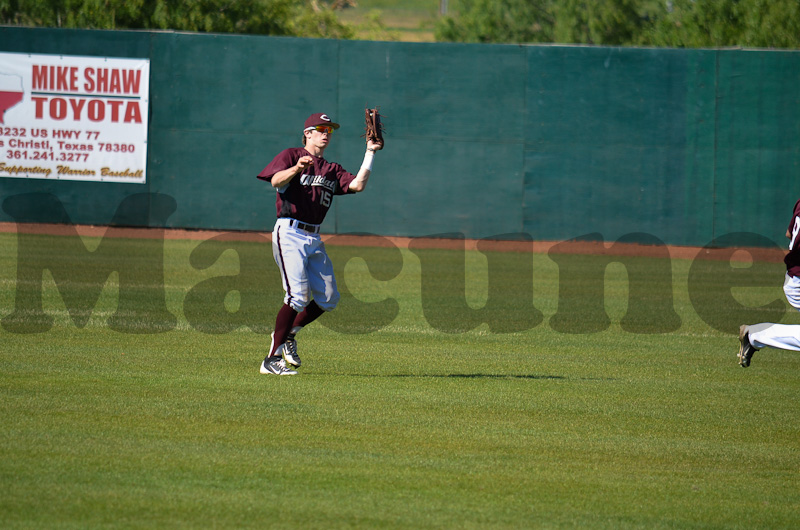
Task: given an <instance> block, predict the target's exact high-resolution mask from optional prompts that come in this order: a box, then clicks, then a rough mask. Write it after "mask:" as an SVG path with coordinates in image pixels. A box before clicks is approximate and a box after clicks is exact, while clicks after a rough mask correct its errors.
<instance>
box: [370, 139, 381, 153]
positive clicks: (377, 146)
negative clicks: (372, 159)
mask: <svg viewBox="0 0 800 530" xmlns="http://www.w3.org/2000/svg"><path fill="white" fill-rule="evenodd" d="M367 149H371V150H372V151H380V150H381V149H383V144H379V143H378V142H372V141H369V142H367Z"/></svg>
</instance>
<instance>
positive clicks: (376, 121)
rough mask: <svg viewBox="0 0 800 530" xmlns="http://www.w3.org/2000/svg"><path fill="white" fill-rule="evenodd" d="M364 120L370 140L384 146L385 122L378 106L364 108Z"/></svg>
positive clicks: (368, 139)
mask: <svg viewBox="0 0 800 530" xmlns="http://www.w3.org/2000/svg"><path fill="white" fill-rule="evenodd" d="M364 121H365V122H366V123H365V129H366V134H365V135H364V136H366V137H367V141H368V142H373V143H376V144H380V146H381V147H383V123H382V122H381V114H380V112H378V107H375V108H374V109H369V108H368V109H365V110H364Z"/></svg>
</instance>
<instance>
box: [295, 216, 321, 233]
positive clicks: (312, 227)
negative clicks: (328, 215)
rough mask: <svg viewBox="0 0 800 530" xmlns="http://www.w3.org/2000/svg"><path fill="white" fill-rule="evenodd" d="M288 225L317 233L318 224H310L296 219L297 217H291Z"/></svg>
mask: <svg viewBox="0 0 800 530" xmlns="http://www.w3.org/2000/svg"><path fill="white" fill-rule="evenodd" d="M289 226H292V227H294V228H299V229H300V230H305V231H306V232H311V233H312V234H319V227H320V225H310V224H306V223H303V222H301V221H298V220H297V219H292V220H291V222H290V223H289Z"/></svg>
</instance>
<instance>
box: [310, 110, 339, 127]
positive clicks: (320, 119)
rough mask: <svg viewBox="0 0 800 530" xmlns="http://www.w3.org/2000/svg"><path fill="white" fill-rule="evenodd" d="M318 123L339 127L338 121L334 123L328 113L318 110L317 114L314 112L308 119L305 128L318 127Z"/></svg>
mask: <svg viewBox="0 0 800 530" xmlns="http://www.w3.org/2000/svg"><path fill="white" fill-rule="evenodd" d="M317 125H330V126H331V127H333V128H334V129H338V128H339V124H338V123H333V121H332V120H331V119H330V118H329V117H328V115H327V114H323V113H322V112H317V113H316V114H312V115H311V116H309V117H308V119H307V120H306V124H305V127H304V129H308V128H309V127H316V126H317Z"/></svg>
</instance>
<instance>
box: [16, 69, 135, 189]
mask: <svg viewBox="0 0 800 530" xmlns="http://www.w3.org/2000/svg"><path fill="white" fill-rule="evenodd" d="M149 98H150V61H149V59H119V58H109V57H81V56H68V55H35V54H25V53H0V177H14V178H33V179H52V180H83V181H93V182H126V183H137V184H144V183H145V182H147V175H146V169H147V118H148V102H149Z"/></svg>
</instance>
